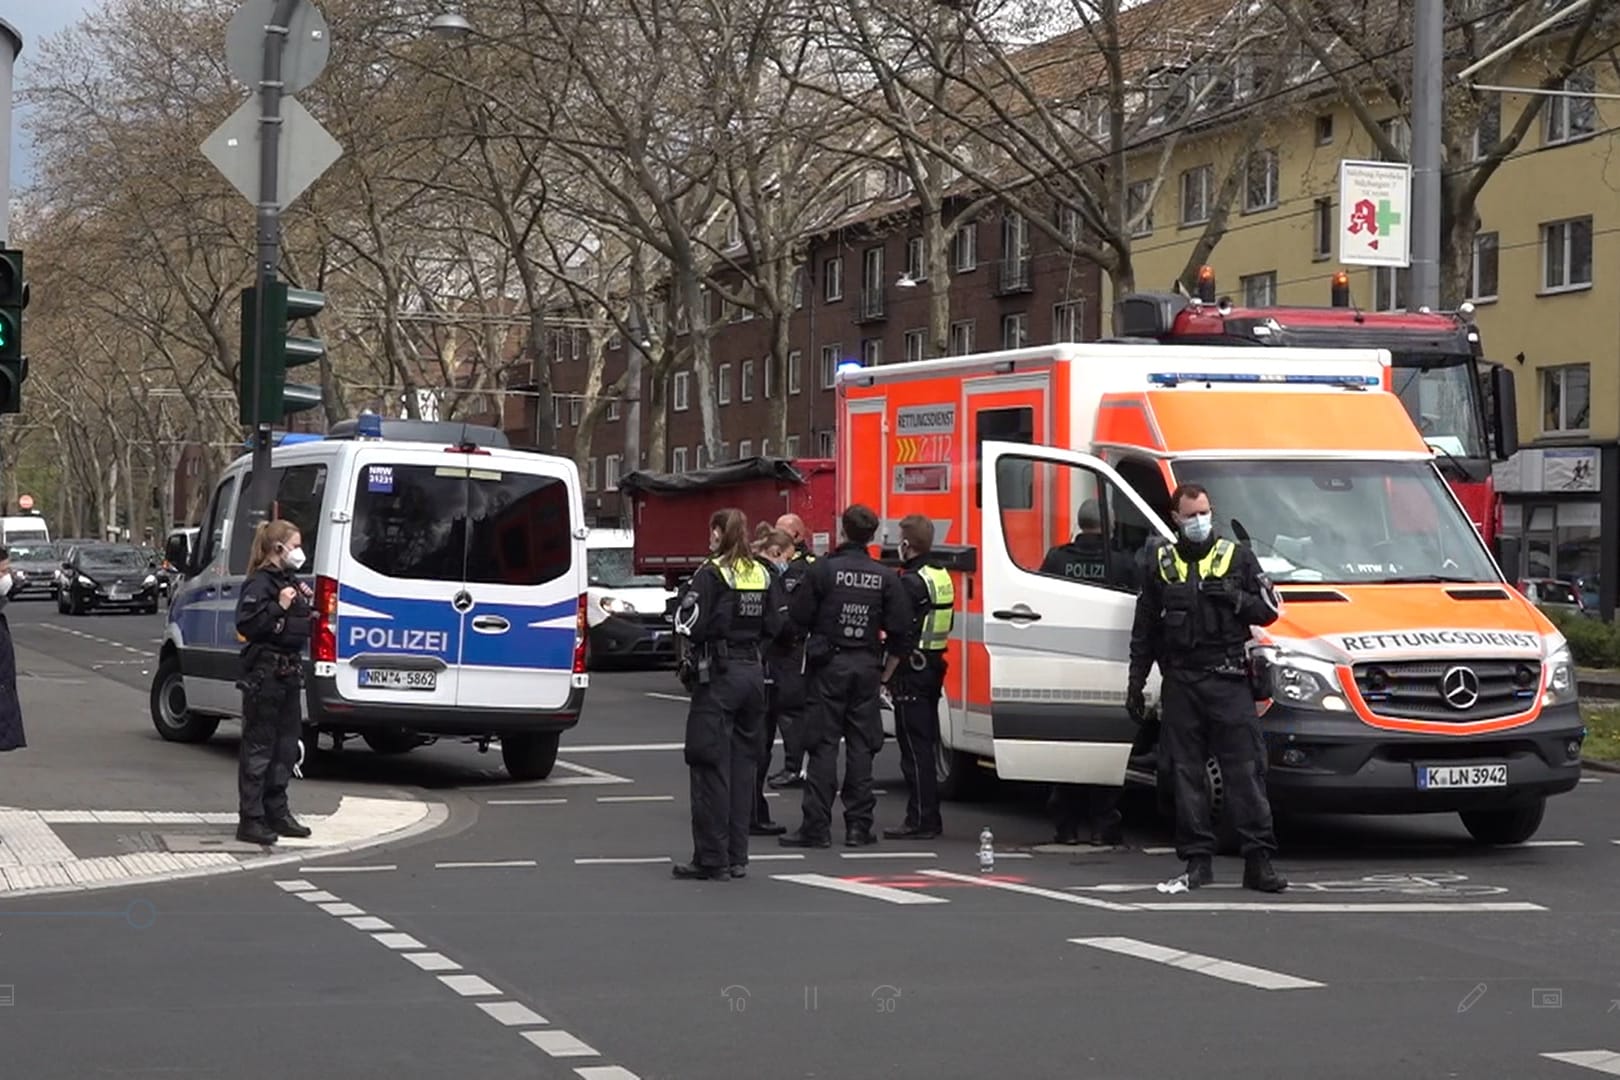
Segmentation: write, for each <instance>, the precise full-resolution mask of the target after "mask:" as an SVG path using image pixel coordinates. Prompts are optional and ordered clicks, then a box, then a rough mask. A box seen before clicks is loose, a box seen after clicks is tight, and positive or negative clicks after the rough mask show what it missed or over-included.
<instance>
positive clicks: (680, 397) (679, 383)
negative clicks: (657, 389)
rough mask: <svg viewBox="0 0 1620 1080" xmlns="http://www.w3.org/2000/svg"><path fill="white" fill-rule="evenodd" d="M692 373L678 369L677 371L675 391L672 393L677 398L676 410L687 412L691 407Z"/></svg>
mask: <svg viewBox="0 0 1620 1080" xmlns="http://www.w3.org/2000/svg"><path fill="white" fill-rule="evenodd" d="M691 393H692V373H691V372H690V371H677V372H676V373H675V392H674V393H673V394H672V395H671V396H672V397H673V398H674V399H675V411H676V412H685V411H686V410H687V409H689V408H690V407H691V400H690V399H691Z"/></svg>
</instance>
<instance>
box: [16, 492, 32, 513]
mask: <svg viewBox="0 0 1620 1080" xmlns="http://www.w3.org/2000/svg"><path fill="white" fill-rule="evenodd" d="M17 505H18V506H20V507H22V508H23V509H24V510H32V509H33V508H34V497H33V496H32V495H24V496H23V497H22V498H20V499H18V500H17Z"/></svg>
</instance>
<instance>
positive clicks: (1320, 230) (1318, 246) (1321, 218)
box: [1311, 199, 1333, 259]
mask: <svg viewBox="0 0 1620 1080" xmlns="http://www.w3.org/2000/svg"><path fill="white" fill-rule="evenodd" d="M1312 215H1313V216H1312V217H1311V255H1312V257H1313V258H1316V259H1331V258H1333V200H1332V199H1317V200H1316V208H1315V210H1314V211H1312Z"/></svg>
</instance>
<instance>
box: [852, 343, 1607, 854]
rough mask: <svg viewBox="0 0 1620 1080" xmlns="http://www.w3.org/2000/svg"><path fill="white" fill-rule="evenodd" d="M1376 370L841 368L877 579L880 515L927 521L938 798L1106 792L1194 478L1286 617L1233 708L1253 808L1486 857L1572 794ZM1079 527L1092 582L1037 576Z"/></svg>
mask: <svg viewBox="0 0 1620 1080" xmlns="http://www.w3.org/2000/svg"><path fill="white" fill-rule="evenodd" d="M1389 364H1390V357H1389V354H1388V352H1387V351H1384V350H1349V349H1287V348H1275V347H1272V348H1266V347H1257V348H1231V347H1222V348H1200V347H1196V346H1195V347H1186V346H1164V345H1158V344H1147V343H1142V344H1137V343H1096V344H1059V345H1051V346H1046V347H1043V348H1031V349H1020V350H1015V351H1007V352H998V353H988V354H982V355H978V356H962V357H951V358H945V359H938V360H925V361H919V362H913V363H905V364H894V365H888V366H883V367H876V368H860V367H852V366H845V367H844V368H843V369H841V370H840V372H839V374H838V384H837V385H838V402H839V406H838V407H839V413H838V419H839V424H838V438H839V447H838V455H839V460H840V461H841V462H844V463H851V467H840V469H839V484H840V489H841V490H840V495H841V497H842V501H843V503H845V504H847V503H849V502H863V503H866V504H867V505H869V506H871V507H872V508H873V509H874V510H876V511H877V513H878V515H879V517H880V518H881V520H882V522H883V528H882V532H881V534H880V537H879V542H880V544H881V546H882V547H883V548H884V549H885V554H889V553H890V549H892V547H893V545H894V544H895V543H896V542H897V539H898V524H899V522H900V520H901V519H902V518H903V517H905V516H906V515H907V514H911V513H921V514H926V515H928V516H929V517H930V518H932V519H933V520H934V522H935V528H936V553H937V554H938V555H939V556H940V558H941V561H942V562H944V563H946V564H947V565H949V566H950V567H951V569H952V571H953V576H956V577H957V582H956V588H957V596H958V597H959V598H960V603H959V606H958V612H957V618H956V623H955V627H954V630H953V637H952V641H951V644H950V648H949V653H948V659H949V663H950V670H949V673H948V675H947V681H946V688H945V690H946V700H945V701H944V702H942V705H941V715H940V730H941V735H942V755H941V757H942V760H941V762H940V770H941V779H942V782H944V784H945V787H946V789H947V791H948V792H956V793H961V792H963V791H965V789H966V788H967V787H968V786H970V785H971V783H972V782H973V778H974V777H975V776H981V775H983V769H982V766H983V765H987V764H988V765H993V767H994V770H995V772H996V773H997V774H998V775H999V776H1001V777H1003V778H1009V779H1016V780H1038V781H1057V782H1073V783H1089V784H1122V783H1123V782H1124V781H1125V778H1126V772H1127V767H1128V765H1129V764H1130V759H1131V755H1132V742H1133V740H1134V739H1136V738H1137V735H1138V732H1137V730H1136V727H1135V725H1134V724H1133V723H1132V722H1131V721H1130V719H1129V718H1128V717H1127V715H1126V711H1125V683H1126V671H1127V664H1128V659H1129V645H1130V630H1131V623H1132V619H1133V615H1134V609H1135V602H1136V593H1137V591H1138V585H1137V583H1138V581H1139V580H1140V577H1141V575H1142V574H1144V573H1147V572H1149V570H1148V568H1149V567H1150V566H1151V565H1152V562H1151V561H1150V560H1148V559H1147V558H1146V557H1145V548H1146V547H1147V545H1148V544H1149V543H1150V542H1152V543H1159V542H1170V541H1173V534H1172V533H1171V530H1170V527H1169V526H1168V524H1167V522H1168V520H1169V512H1168V511H1169V506H1168V504H1169V493H1170V492H1171V491H1172V490H1173V489H1174V487H1175V485H1176V484H1178V483H1182V482H1186V481H1192V482H1196V483H1199V484H1202V485H1203V486H1204V487H1206V488H1207V489H1208V490H1209V492H1210V496H1211V498H1212V500H1213V503H1214V508H1215V517H1216V523H1217V532H1218V534H1220V535H1225V536H1228V537H1232V538H1234V539H1237V540H1239V541H1241V542H1245V543H1247V544H1249V545H1250V547H1251V548H1252V550H1253V551H1254V552H1255V554H1256V555H1257V556H1258V558H1259V559H1260V562H1261V564H1262V566H1263V567H1264V568H1265V569H1266V571H1267V572H1268V573H1269V574H1270V575H1271V577H1272V579H1273V580H1274V581H1275V583H1276V584H1277V586H1278V590H1279V592H1280V594H1281V596H1282V598H1283V614H1282V617H1281V619H1279V620H1278V621H1277V622H1276V623H1275V624H1273V625H1272V626H1270V627H1267V628H1265V629H1264V630H1257V631H1256V632H1255V637H1254V640H1253V642H1252V644H1251V646H1250V648H1251V652H1252V653H1253V654H1254V657H1255V659H1256V660H1257V662H1258V663H1259V666H1261V667H1262V668H1264V669H1268V670H1269V679H1268V682H1269V685H1270V686H1271V687H1272V691H1271V696H1270V697H1269V698H1268V699H1267V700H1265V701H1262V702H1260V703H1258V705H1257V708H1259V709H1260V711H1261V715H1262V727H1263V730H1264V735H1265V742H1266V753H1267V769H1268V774H1267V784H1268V787H1269V790H1270V792H1271V795H1272V798H1273V800H1274V802H1275V803H1276V804H1277V805H1278V806H1287V807H1295V808H1300V809H1318V810H1331V811H1346V812H1367V813H1424V812H1441V811H1444V812H1453V811H1455V812H1458V813H1460V814H1461V816H1462V819H1463V822H1464V824H1465V825H1466V826H1467V828H1468V830H1469V831H1470V832H1471V833H1472V834H1473V835H1474V836H1475V837H1476V838H1478V839H1480V840H1482V841H1485V842H1490V843H1516V842H1521V841H1523V840H1525V839H1528V838H1529V837H1530V836H1532V835H1533V834H1534V833H1535V831H1536V829H1537V828H1538V827H1539V825H1540V822H1541V817H1542V813H1543V811H1544V808H1545V802H1546V798H1547V796H1549V795H1554V794H1557V793H1560V792H1564V791H1568V790H1570V789H1571V788H1573V787H1574V786H1575V785H1576V783H1577V782H1578V780H1579V778H1580V756H1581V742H1582V739H1583V736H1584V727H1583V725H1582V722H1581V718H1580V713H1579V709H1578V708H1577V704H1576V686H1575V672H1574V667H1573V664H1572V661H1571V658H1570V654H1569V650H1568V648H1567V646H1566V644H1565V642H1564V639H1563V638H1562V636H1561V635H1560V634H1559V633H1558V632H1557V630H1556V629H1555V628H1554V627H1553V626H1552V625H1551V624H1550V623H1549V622H1548V621H1547V620H1546V619H1545V618H1544V617H1543V616H1542V615H1541V614H1540V613H1539V612H1538V611H1537V610H1536V609H1535V608H1534V607H1533V606H1532V605H1531V604H1529V603H1528V602H1527V601H1526V600H1525V599H1524V597H1522V596H1521V595H1520V594H1519V593H1518V592H1517V591H1516V590H1515V589H1513V588H1512V587H1511V586H1510V585H1509V583H1508V582H1507V581H1506V580H1505V579H1504V578H1503V575H1502V573H1501V571H1500V569H1499V568H1498V567H1497V565H1496V563H1495V561H1494V560H1493V559H1492V557H1491V555H1490V552H1489V551H1488V550H1487V549H1486V548H1485V546H1484V544H1483V543H1482V542H1481V540H1480V537H1479V534H1478V532H1477V531H1476V530H1475V529H1474V527H1473V526H1472V524H1471V523H1470V522H1469V519H1468V517H1467V515H1466V514H1465V513H1464V512H1463V510H1462V508H1461V506H1460V505H1459V504H1458V502H1457V500H1456V498H1455V496H1454V495H1453V494H1452V492H1451V490H1450V489H1449V488H1448V487H1447V486H1446V483H1445V481H1444V479H1443V478H1442V477H1441V475H1440V473H1439V472H1438V470H1437V469H1436V467H1435V461H1434V452H1433V450H1431V449H1430V448H1429V447H1428V446H1427V445H1426V444H1425V443H1424V440H1423V437H1422V436H1421V435H1420V434H1419V432H1418V431H1417V429H1416V428H1415V427H1414V426H1413V425H1412V422H1411V420H1410V419H1409V418H1408V416H1407V414H1406V411H1405V409H1404V408H1403V407H1402V404H1401V401H1400V399H1399V397H1397V396H1396V395H1395V394H1393V393H1390V392H1389V391H1388V389H1387V386H1388V367H1389ZM856 466H858V467H856ZM1087 503H1091V507H1088V510H1090V509H1092V508H1095V510H1096V511H1097V513H1098V514H1099V515H1100V518H1101V525H1102V534H1103V537H1104V538H1105V545H1104V548H1105V552H1106V554H1105V557H1104V559H1103V561H1102V563H1101V564H1100V565H1095V566H1089V567H1086V568H1084V569H1083V570H1082V571H1081V573H1080V574H1079V577H1081V578H1084V580H1080V579H1077V578H1075V577H1068V576H1060V575H1058V574H1055V573H1051V572H1047V567H1045V566H1043V564H1046V562H1047V560H1046V555H1047V553H1048V552H1049V551H1051V550H1052V549H1053V548H1056V547H1058V546H1060V545H1062V544H1065V543H1066V542H1068V541H1069V540H1070V539H1071V537H1072V536H1073V535H1074V534H1075V532H1076V523H1077V517H1078V514H1079V511H1080V508H1081V506H1082V505H1083V504H1087ZM1090 516H1091V515H1089V514H1088V517H1090ZM1071 572H1073V571H1072V568H1071ZM1157 678H1158V676H1157V672H1155V674H1154V677H1153V679H1152V680H1150V683H1149V688H1148V697H1149V702H1150V704H1151V703H1152V702H1154V701H1155V700H1156V698H1157ZM1142 749H1143V747H1140V746H1139V747H1138V750H1142ZM1210 769H1211V784H1212V786H1213V787H1216V789H1217V794H1218V785H1219V781H1220V778H1219V772H1218V768H1217V767H1216V766H1215V765H1214V763H1213V762H1212V763H1211V765H1210Z"/></svg>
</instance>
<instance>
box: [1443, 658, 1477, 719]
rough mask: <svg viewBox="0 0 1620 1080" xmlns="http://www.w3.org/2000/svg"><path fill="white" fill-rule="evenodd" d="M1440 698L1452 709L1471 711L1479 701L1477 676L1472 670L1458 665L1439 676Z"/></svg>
mask: <svg viewBox="0 0 1620 1080" xmlns="http://www.w3.org/2000/svg"><path fill="white" fill-rule="evenodd" d="M1440 696H1441V697H1444V698H1445V699H1446V704H1447V705H1450V706H1451V707H1452V708H1453V709H1471V708H1473V707H1474V704H1475V703H1476V702H1478V701H1479V676H1478V675H1476V674H1474V669H1473V668H1469V667H1463V666H1461V665H1458V666H1457V667H1453V668H1447V669H1446V673H1445V674H1444V675H1442V676H1440Z"/></svg>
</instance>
